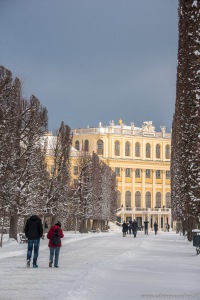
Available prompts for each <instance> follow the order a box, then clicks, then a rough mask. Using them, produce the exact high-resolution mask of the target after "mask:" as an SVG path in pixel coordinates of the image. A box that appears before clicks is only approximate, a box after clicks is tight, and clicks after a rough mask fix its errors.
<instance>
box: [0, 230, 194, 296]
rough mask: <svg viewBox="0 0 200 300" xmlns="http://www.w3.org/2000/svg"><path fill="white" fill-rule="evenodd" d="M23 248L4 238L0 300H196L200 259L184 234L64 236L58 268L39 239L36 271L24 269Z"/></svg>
mask: <svg viewBox="0 0 200 300" xmlns="http://www.w3.org/2000/svg"><path fill="white" fill-rule="evenodd" d="M26 249H27V245H26V244H18V243H16V242H13V241H11V240H8V237H7V236H5V238H4V245H3V248H2V249H0V266H1V267H0V299H1V300H19V299H21V300H25V299H31V300H33V299H34V300H35V299H38V300H42V299H48V300H54V299H56V300H57V299H59V300H100V299H104V300H121V299H126V300H131V299H133V300H137V299H138V300H139V299H200V283H199V282H200V255H196V250H195V247H193V246H192V243H189V242H188V241H187V240H186V239H184V238H183V237H182V236H180V235H178V234H175V233H172V232H159V233H158V235H156V236H155V235H154V233H153V232H150V233H149V235H148V236H145V235H144V233H143V232H138V235H137V238H134V237H133V235H128V236H127V237H125V238H123V237H122V233H121V232H120V233H119V232H118V233H116V232H114V233H89V234H79V233H77V234H74V233H72V232H70V233H69V232H65V238H64V239H63V246H62V248H61V252H60V259H59V267H60V268H59V269H56V268H49V267H48V261H49V249H48V247H47V240H46V239H45V240H41V245H40V253H39V258H38V265H39V268H38V269H33V268H32V267H31V268H30V269H28V268H26Z"/></svg>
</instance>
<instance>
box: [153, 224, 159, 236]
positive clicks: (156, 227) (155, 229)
mask: <svg viewBox="0 0 200 300" xmlns="http://www.w3.org/2000/svg"><path fill="white" fill-rule="evenodd" d="M153 226H154V231H155V234H157V231H158V224H157V222H155V223H154V224H153Z"/></svg>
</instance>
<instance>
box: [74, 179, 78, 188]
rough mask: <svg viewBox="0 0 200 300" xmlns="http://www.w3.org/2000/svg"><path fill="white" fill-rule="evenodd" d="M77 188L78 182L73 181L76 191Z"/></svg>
mask: <svg viewBox="0 0 200 300" xmlns="http://www.w3.org/2000/svg"><path fill="white" fill-rule="evenodd" d="M77 187H78V180H77V179H74V188H75V189H76V188H77Z"/></svg>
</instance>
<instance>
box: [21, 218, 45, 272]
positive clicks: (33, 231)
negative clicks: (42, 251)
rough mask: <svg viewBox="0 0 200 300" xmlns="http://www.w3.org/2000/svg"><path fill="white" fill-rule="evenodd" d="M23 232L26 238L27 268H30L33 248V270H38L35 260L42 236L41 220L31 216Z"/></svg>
mask: <svg viewBox="0 0 200 300" xmlns="http://www.w3.org/2000/svg"><path fill="white" fill-rule="evenodd" d="M24 232H25V235H26V237H27V238H28V250H27V267H30V262H31V256H32V251H33V246H34V255H33V268H38V265H37V258H38V253H39V246H40V238H41V237H42V236H43V227H42V221H41V219H40V218H39V217H38V216H36V215H33V216H31V217H30V218H29V219H28V220H27V222H26V225H25V229H24Z"/></svg>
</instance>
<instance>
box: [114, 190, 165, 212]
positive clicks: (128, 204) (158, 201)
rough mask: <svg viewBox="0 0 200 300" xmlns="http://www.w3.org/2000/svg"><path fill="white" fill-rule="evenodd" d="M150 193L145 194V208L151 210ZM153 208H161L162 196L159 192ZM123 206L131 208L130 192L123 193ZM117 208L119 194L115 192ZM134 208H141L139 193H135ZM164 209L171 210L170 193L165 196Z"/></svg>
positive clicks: (119, 199) (119, 202)
mask: <svg viewBox="0 0 200 300" xmlns="http://www.w3.org/2000/svg"><path fill="white" fill-rule="evenodd" d="M151 198H152V197H151V193H150V192H146V194H145V207H146V208H151V207H152V199H151ZM155 204H156V206H155V208H161V205H162V195H161V193H160V192H157V193H156V199H155ZM125 206H126V207H128V208H130V207H131V192H130V191H126V193H125ZM117 207H118V208H119V207H121V193H120V191H117ZM135 207H138V208H141V193H140V192H139V191H137V192H135ZM165 207H166V208H171V193H169V192H167V193H166V194H165Z"/></svg>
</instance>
